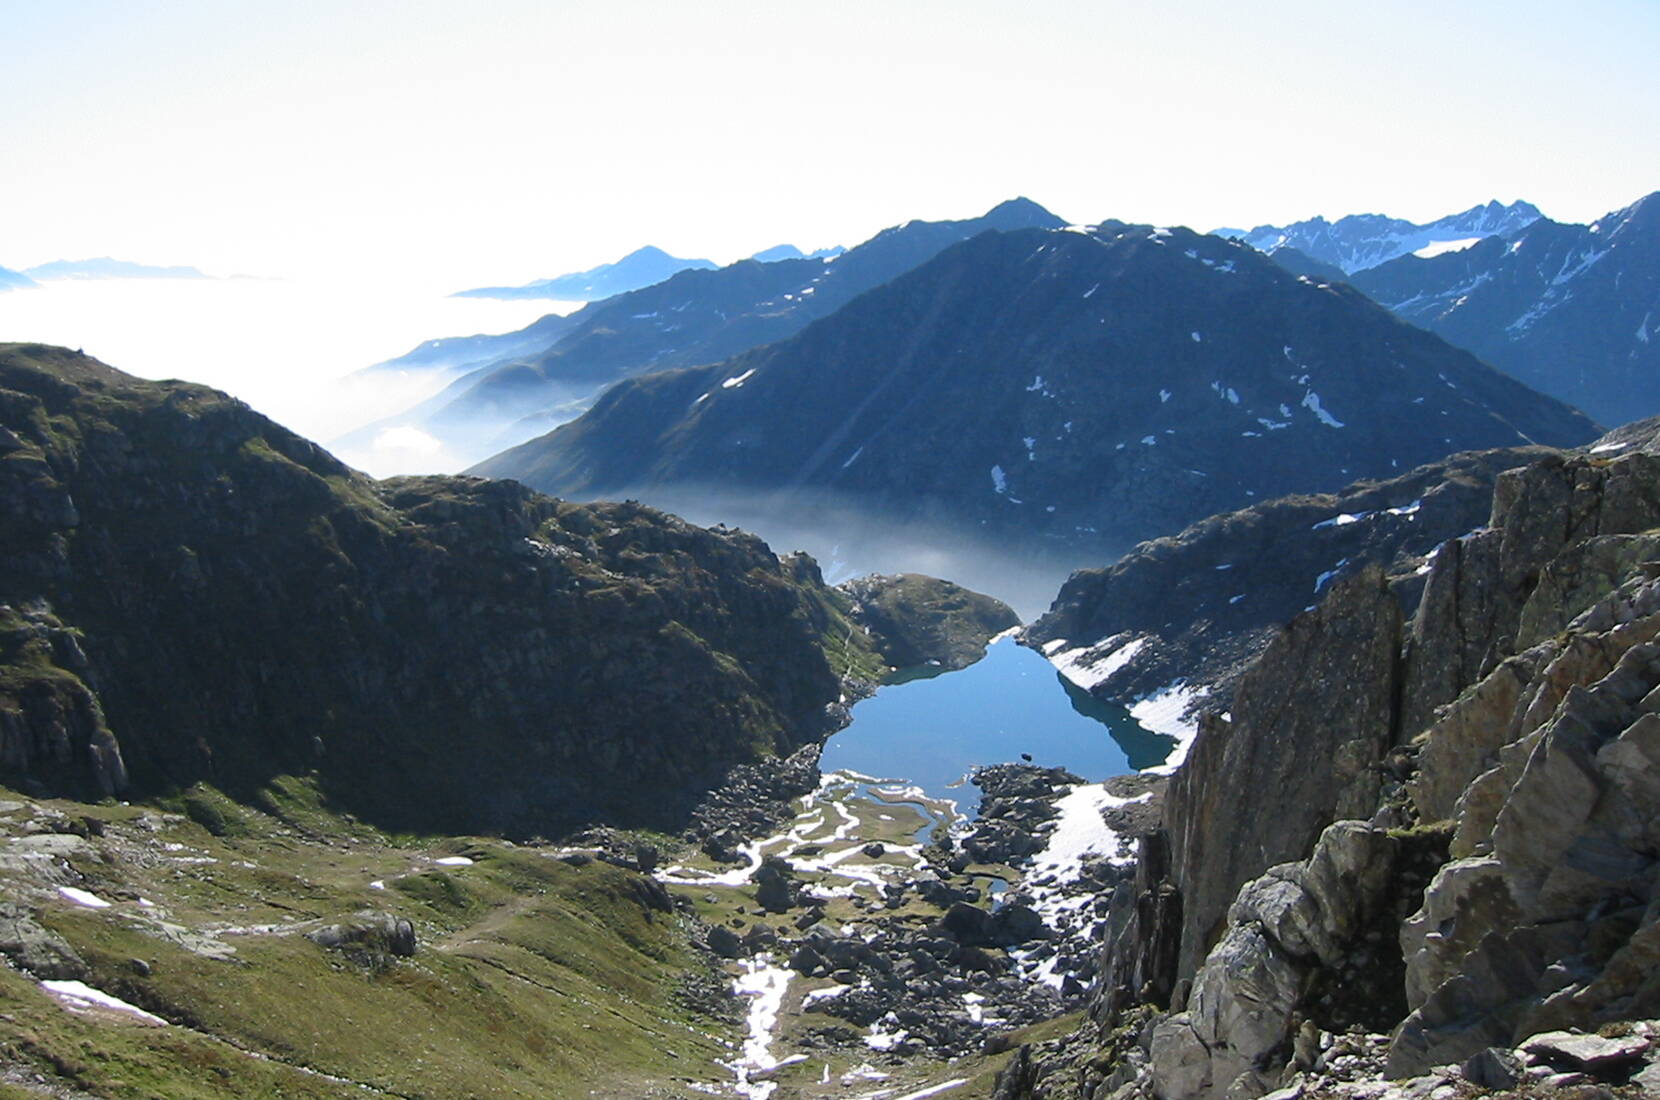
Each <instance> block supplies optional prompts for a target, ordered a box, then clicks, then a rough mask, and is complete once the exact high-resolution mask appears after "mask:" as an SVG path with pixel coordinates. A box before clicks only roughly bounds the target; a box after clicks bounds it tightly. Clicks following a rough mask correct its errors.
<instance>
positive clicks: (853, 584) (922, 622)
mask: <svg viewBox="0 0 1660 1100" xmlns="http://www.w3.org/2000/svg"><path fill="white" fill-rule="evenodd" d="M840 587H841V590H842V591H843V592H845V593H847V594H848V595H849V596H850V597H852V599H853V601H854V607H853V615H854V618H855V619H856V620H857V621H859V622H860V623H862V624H863V625H864V626H866V627H867V628H868V629H869V630H870V632H871V633H872V634H873V635H875V636H876V638H878V639H879V641H878V643H877V651H878V652H879V653H881V655H882V659H883V660H885V661H886V662H887V663H888V664H889V665H890V666H891V667H893V668H915V667H916V666H918V665H925V664H934V665H938V666H939V667H941V668H946V669H955V668H965V667H967V666H968V665H971V664H973V663H974V662H975V661H978V660H979V659H980V658H981V657H984V656H985V655H986V642H987V641H988V640H989V639H990V638H992V637H993V636H995V635H997V634H1001V633H1002V632H1003V631H1005V630H1012V629H1013V628H1015V627H1017V626H1019V625H1020V617H1019V616H1018V615H1016V614H1015V613H1014V611H1013V609H1011V608H1010V607H1009V605H1008V604H1006V603H1004V602H1003V601H1002V600H996V599H993V598H992V597H990V596H982V595H981V594H980V593H978V592H971V591H969V590H968V589H966V588H964V587H962V586H961V585H958V584H953V583H951V582H950V581H944V580H940V579H938V578H936V577H925V576H922V575H921V574H918V573H903V574H900V575H898V576H883V575H881V574H876V575H873V576H869V577H860V578H858V579H857V580H851V581H848V582H846V583H845V584H843V585H841V586H840Z"/></svg>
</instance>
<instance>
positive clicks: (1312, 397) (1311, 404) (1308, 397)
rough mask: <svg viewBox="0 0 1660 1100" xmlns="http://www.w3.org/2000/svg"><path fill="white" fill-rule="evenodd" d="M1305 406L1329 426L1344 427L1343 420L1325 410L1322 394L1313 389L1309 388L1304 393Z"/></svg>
mask: <svg viewBox="0 0 1660 1100" xmlns="http://www.w3.org/2000/svg"><path fill="white" fill-rule="evenodd" d="M1303 408H1305V409H1307V410H1308V411H1309V412H1311V413H1313V414H1314V416H1315V418H1316V419H1317V420H1319V421H1320V423H1322V424H1324V425H1325V426H1326V427H1328V428H1341V427H1343V421H1341V420H1339V419H1337V417H1335V416H1333V415H1332V414H1331V413H1329V412H1327V411H1326V410H1325V408H1324V407H1323V406H1322V405H1321V404H1320V395H1319V394H1317V393H1315V392H1314V391H1313V390H1309V391H1308V392H1307V393H1305V394H1303Z"/></svg>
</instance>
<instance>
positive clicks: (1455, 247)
mask: <svg viewBox="0 0 1660 1100" xmlns="http://www.w3.org/2000/svg"><path fill="white" fill-rule="evenodd" d="M1481 240H1482V239H1481V238H1480V237H1460V238H1459V239H1458V240H1455V241H1431V242H1430V243H1429V244H1426V245H1425V246H1424V247H1422V248H1420V249H1418V250H1417V251H1416V252H1414V253H1413V255H1414V256H1416V257H1418V258H1419V259H1420V260H1433V259H1434V258H1435V257H1437V256H1444V255H1446V254H1447V253H1449V252H1463V251H1464V250H1465V249H1466V248H1469V247H1470V246H1471V245H1475V244H1480V243H1481Z"/></svg>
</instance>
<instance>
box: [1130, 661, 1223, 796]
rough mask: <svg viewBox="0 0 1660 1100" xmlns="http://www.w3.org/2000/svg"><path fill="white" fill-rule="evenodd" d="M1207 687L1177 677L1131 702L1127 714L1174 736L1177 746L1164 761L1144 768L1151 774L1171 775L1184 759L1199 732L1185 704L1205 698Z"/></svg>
mask: <svg viewBox="0 0 1660 1100" xmlns="http://www.w3.org/2000/svg"><path fill="white" fill-rule="evenodd" d="M1206 694H1208V691H1207V689H1206V688H1205V687H1203V686H1202V685H1200V686H1194V687H1190V686H1188V684H1187V681H1185V680H1177V681H1175V682H1174V683H1171V684H1169V685H1168V686H1166V687H1163V688H1160V689H1159V690H1158V691H1155V692H1153V693H1152V694H1151V695H1147V696H1144V697H1143V698H1141V699H1138V700H1136V701H1135V702H1134V703H1131V704H1130V717H1131V718H1134V719H1135V720H1136V721H1137V722H1140V723H1141V726H1142V728H1143V729H1146V730H1150V731H1152V732H1153V733H1162V734H1164V735H1165V736H1166V737H1174V738H1175V739H1176V747H1175V748H1173V749H1171V750H1170V755H1169V756H1167V757H1165V758H1164V763H1162V764H1159V765H1156V766H1155V767H1151V768H1143V769H1142V770H1143V771H1145V772H1149V773H1151V774H1153V775H1172V774H1174V773H1175V771H1176V769H1177V768H1179V767H1181V766H1182V763H1183V762H1184V761H1185V760H1186V759H1187V753H1188V750H1189V749H1190V748H1192V747H1193V739H1194V738H1195V737H1196V736H1198V734H1199V723H1198V721H1197V720H1195V719H1191V718H1188V717H1186V714H1187V711H1188V708H1189V707H1191V706H1192V705H1193V704H1194V703H1196V702H1198V701H1199V700H1200V699H1202V698H1204V697H1205V695H1206Z"/></svg>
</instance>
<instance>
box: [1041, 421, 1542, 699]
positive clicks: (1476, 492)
mask: <svg viewBox="0 0 1660 1100" xmlns="http://www.w3.org/2000/svg"><path fill="white" fill-rule="evenodd" d="M1554 453H1555V452H1554V451H1552V450H1550V449H1549V448H1545V447H1513V448H1506V449H1502V450H1496V451H1476V452H1465V453H1461V454H1456V455H1452V456H1450V457H1448V458H1446V459H1443V460H1441V461H1438V462H1432V463H1429V464H1427V465H1425V466H1422V467H1419V468H1418V469H1416V470H1413V471H1411V472H1409V473H1407V474H1403V475H1402V476H1400V477H1397V478H1392V479H1390V480H1388V481H1382V482H1371V481H1364V482H1359V483H1357V484H1354V485H1350V486H1347V487H1346V488H1344V489H1342V490H1341V491H1339V492H1336V493H1328V494H1319V495H1299V496H1290V497H1281V498H1278V499H1275V500H1269V501H1264V502H1263V503H1261V504H1253V505H1251V506H1250V507H1248V508H1242V509H1240V510H1238V511H1235V512H1225V513H1222V514H1221V515H1215V516H1210V517H1207V518H1206V519H1203V520H1200V521H1199V522H1198V523H1195V524H1193V525H1192V526H1190V527H1188V528H1186V529H1185V530H1183V531H1181V532H1180V533H1179V534H1175V535H1171V536H1167V537H1164V538H1159V539H1154V540H1151V541H1149V542H1145V543H1142V544H1141V545H1139V546H1137V547H1136V548H1135V549H1134V550H1132V551H1131V552H1130V553H1128V554H1126V555H1124V557H1123V558H1121V559H1119V560H1118V561H1117V562H1114V563H1112V564H1111V565H1108V566H1104V567H1101V568H1095V569H1080V570H1078V571H1077V572H1076V573H1074V574H1072V576H1071V577H1069V578H1068V579H1067V582H1066V584H1064V585H1063V586H1062V587H1061V590H1060V593H1059V594H1058V595H1057V596H1056V597H1055V602H1054V604H1053V606H1051V607H1050V609H1049V611H1048V613H1047V614H1045V615H1044V616H1043V617H1042V618H1041V619H1038V620H1037V621H1036V622H1034V623H1033V624H1032V625H1031V626H1030V627H1028V628H1027V629H1026V631H1025V632H1024V636H1023V638H1022V640H1023V642H1024V643H1025V644H1027V645H1030V646H1032V647H1034V648H1037V649H1041V650H1042V651H1043V652H1044V654H1045V655H1047V656H1048V657H1049V659H1050V660H1051V661H1053V662H1054V663H1055V665H1056V666H1057V668H1058V669H1059V670H1060V671H1061V672H1062V674H1063V675H1065V676H1066V677H1067V678H1068V679H1070V680H1071V681H1072V682H1073V683H1075V684H1076V685H1077V686H1078V687H1080V688H1082V689H1084V690H1086V691H1088V692H1089V693H1090V694H1092V695H1094V696H1095V697H1096V698H1099V699H1103V700H1108V701H1111V702H1116V703H1120V704H1122V705H1125V706H1129V705H1131V704H1133V703H1134V702H1136V701H1138V700H1140V699H1143V698H1146V697H1148V696H1151V695H1154V694H1157V693H1159V692H1161V691H1164V690H1167V689H1168V688H1169V687H1170V686H1171V685H1173V684H1176V683H1180V684H1182V685H1185V686H1186V687H1187V689H1188V690H1189V691H1190V692H1193V693H1195V694H1200V693H1202V694H1203V696H1204V704H1205V706H1207V707H1209V708H1211V709H1217V710H1223V709H1226V708H1227V705H1228V700H1229V698H1230V696H1231V694H1232V688H1233V684H1234V682H1235V681H1236V680H1237V678H1238V676H1239V674H1240V672H1241V671H1242V670H1243V669H1244V668H1245V667H1247V666H1248V665H1249V664H1250V663H1251V662H1252V661H1253V660H1254V659H1255V658H1256V657H1257V656H1258V655H1259V654H1260V653H1261V651H1262V648H1263V647H1264V646H1266V645H1267V643H1268V641H1269V639H1271V638H1272V636H1273V635H1274V633H1275V632H1276V631H1277V630H1278V628H1279V627H1280V626H1281V625H1282V624H1284V623H1287V622H1289V621H1290V620H1291V619H1293V618H1294V617H1296V616H1297V615H1298V614H1299V613H1300V612H1302V611H1304V610H1306V609H1308V607H1309V606H1310V605H1312V604H1313V603H1315V602H1317V601H1318V600H1319V599H1320V598H1321V597H1322V596H1323V595H1324V594H1325V593H1326V592H1327V591H1328V590H1329V588H1330V586H1331V585H1332V584H1334V583H1336V582H1337V581H1338V580H1340V579H1342V578H1343V577H1347V576H1350V575H1352V574H1354V573H1358V572H1359V571H1360V570H1361V569H1363V568H1364V567H1366V566H1368V565H1374V564H1375V565H1381V566H1382V567H1384V569H1385V570H1386V572H1387V573H1388V574H1389V575H1390V577H1391V580H1392V583H1393V584H1394V587H1395V588H1396V590H1397V591H1398V592H1399V593H1400V594H1401V596H1402V598H1403V599H1404V600H1406V601H1407V602H1409V603H1410V602H1412V601H1413V600H1414V599H1415V598H1416V591H1417V589H1418V588H1419V587H1420V586H1421V585H1422V584H1423V575H1424V574H1423V569H1424V560H1425V556H1426V555H1428V554H1430V553H1431V552H1433V551H1434V550H1435V548H1436V547H1437V546H1439V545H1440V544H1441V543H1442V542H1445V541H1446V540H1447V539H1450V538H1457V537H1459V536H1460V535H1464V534H1467V533H1468V532H1470V531H1472V530H1474V529H1475V528H1476V527H1479V526H1480V525H1481V524H1482V523H1483V522H1485V521H1486V519H1487V516H1488V513H1489V512H1490V511H1491V509H1492V502H1493V484H1494V481H1495V480H1496V479H1497V477H1498V476H1499V474H1500V473H1502V472H1503V471H1505V470H1510V469H1514V468H1516V467H1518V466H1523V465H1526V464H1527V463H1529V462H1532V461H1537V460H1538V459H1539V458H1541V457H1544V456H1546V455H1550V454H1554Z"/></svg>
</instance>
